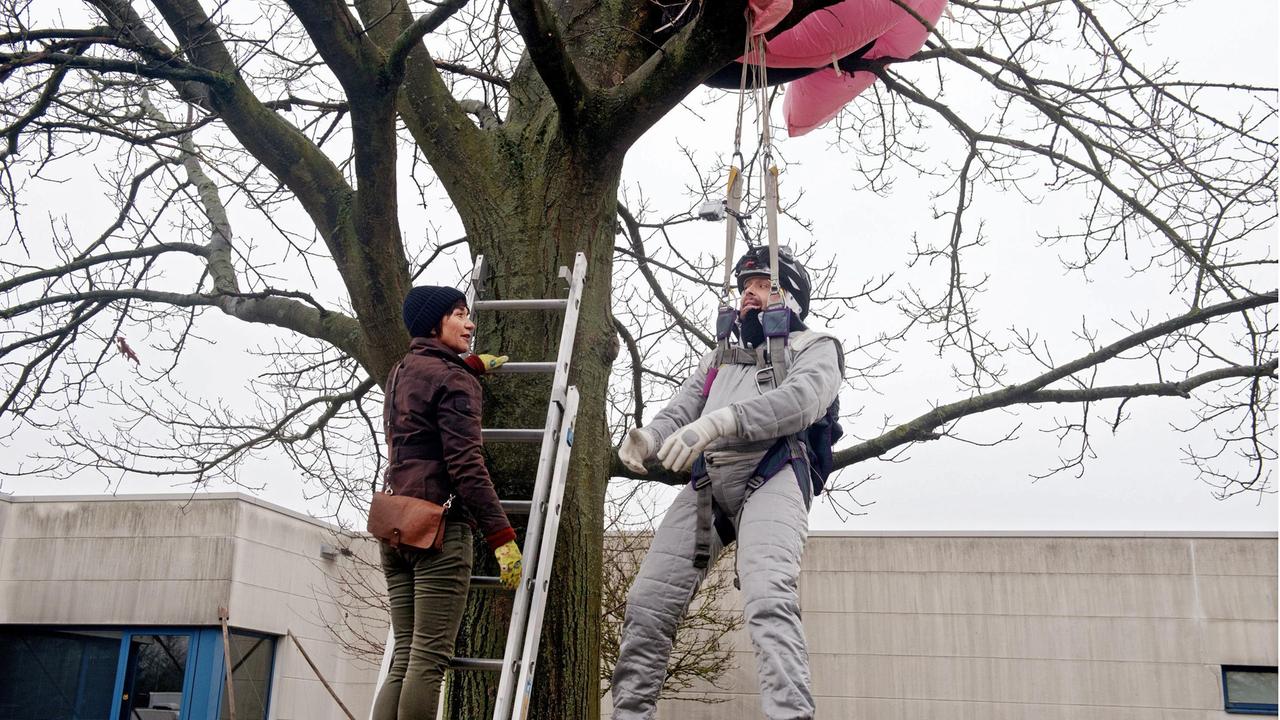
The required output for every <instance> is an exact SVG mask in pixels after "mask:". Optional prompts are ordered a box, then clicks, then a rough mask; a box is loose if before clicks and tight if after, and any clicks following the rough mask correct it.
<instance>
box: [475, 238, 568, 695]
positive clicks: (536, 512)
mask: <svg viewBox="0 0 1280 720" xmlns="http://www.w3.org/2000/svg"><path fill="white" fill-rule="evenodd" d="M586 273H587V257H586V255H584V254H583V253H577V254H576V256H575V259H574V263H573V271H572V273H571V274H570V276H569V298H568V303H566V307H565V315H564V325H563V326H562V327H561V330H560V346H559V352H558V354H557V355H558V357H557V360H556V374H555V377H554V379H553V380H552V383H551V400H550V401H549V402H548V403H547V421H546V424H545V425H544V426H543V429H544V433H545V434H544V436H543V441H542V449H541V452H540V453H539V455H538V474H537V476H536V480H535V482H534V488H533V498H532V500H533V511H532V512H531V513H530V514H529V523H528V525H527V526H526V527H525V535H524V567H525V570H526V573H527V574H526V576H525V577H524V578H521V582H520V587H519V588H518V589H517V590H516V596H515V600H514V602H513V604H512V607H511V624H510V625H509V626H508V628H507V644H506V649H505V650H504V651H503V654H502V677H501V678H500V679H499V680H498V692H497V695H496V697H495V702H494V713H493V718H494V720H506V717H507V716H509V715H510V714H511V705H512V701H513V700H514V689H515V681H516V678H515V673H516V671H517V667H516V663H517V662H519V660H520V657H521V656H522V655H523V654H524V652H523V650H524V649H523V644H524V637H525V633H526V630H527V625H528V620H529V605H530V603H529V600H530V593H531V590H532V588H533V578H532V575H533V574H536V573H537V569H538V565H539V560H538V557H539V555H540V550H541V545H542V527H543V522H544V521H545V519H546V511H547V504H546V502H547V498H548V496H549V494H550V490H551V470H552V466H553V463H554V461H555V456H556V454H557V453H558V452H559V450H560V448H561V446H562V443H564V442H565V441H566V440H567V438H563V437H561V436H560V423H561V419H562V416H563V413H564V392H565V388H566V387H567V386H568V384H569V361H570V360H571V358H572V356H573V344H574V339H575V338H576V337H577V332H578V310H579V308H580V307H581V305H582V289H583V286H584V284H585V281H586Z"/></svg>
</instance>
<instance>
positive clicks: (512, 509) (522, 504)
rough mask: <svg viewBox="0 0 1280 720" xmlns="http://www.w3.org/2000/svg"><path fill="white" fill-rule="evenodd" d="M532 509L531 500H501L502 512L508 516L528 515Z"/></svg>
mask: <svg viewBox="0 0 1280 720" xmlns="http://www.w3.org/2000/svg"><path fill="white" fill-rule="evenodd" d="M532 509H533V501H532V500H503V501H502V512H504V513H506V514H508V515H528V514H529V511H530V510H532Z"/></svg>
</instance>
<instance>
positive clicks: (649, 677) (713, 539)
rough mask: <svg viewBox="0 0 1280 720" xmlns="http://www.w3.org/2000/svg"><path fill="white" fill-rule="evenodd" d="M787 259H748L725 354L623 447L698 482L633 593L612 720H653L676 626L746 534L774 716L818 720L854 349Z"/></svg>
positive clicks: (744, 581) (724, 329)
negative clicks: (812, 585) (835, 460)
mask: <svg viewBox="0 0 1280 720" xmlns="http://www.w3.org/2000/svg"><path fill="white" fill-rule="evenodd" d="M776 253H777V255H776V256H777V266H778V267H777V270H776V272H774V273H771V271H770V264H769V263H770V251H769V248H768V247H759V248H755V249H753V250H751V251H749V252H748V253H747V254H746V255H744V256H743V257H742V258H741V259H740V260H739V261H738V263H737V266H736V267H735V269H734V274H735V275H736V278H737V284H738V290H739V291H740V292H741V293H742V298H741V302H740V303H739V305H738V307H737V308H731V307H728V308H722V309H721V313H720V317H719V318H718V320H717V333H716V334H717V340H718V345H717V348H716V350H715V351H713V352H710V353H708V354H707V355H706V356H704V357H703V358H702V360H701V362H699V364H698V368H697V370H696V371H695V372H694V373H693V374H692V375H691V376H689V377H688V378H687V379H686V380H685V382H684V384H683V385H682V386H681V388H680V390H679V392H678V394H677V395H676V396H675V397H674V398H673V399H672V400H671V402H670V403H668V404H667V406H666V407H665V408H663V410H662V412H660V413H658V415H657V416H656V417H655V418H654V419H653V421H652V422H651V423H650V424H649V425H648V426H647V427H644V428H638V429H635V430H632V431H631V432H630V433H629V434H628V435H627V438H626V440H625V441H624V442H623V444H622V446H621V448H619V450H618V457H619V459H620V460H621V461H622V462H623V463H624V464H626V466H627V467H629V468H631V469H632V470H633V471H635V472H637V473H644V472H645V468H644V463H645V461H646V460H650V459H653V458H655V457H656V458H657V459H658V460H659V461H660V462H661V463H662V465H663V466H665V467H666V468H668V469H669V470H671V471H673V472H677V473H682V472H685V471H687V470H689V469H690V468H692V471H693V472H692V475H693V477H692V480H691V481H690V483H689V484H688V485H685V486H684V488H683V489H682V490H681V491H680V494H679V495H678V496H677V497H676V499H675V502H673V503H672V505H671V508H670V509H669V510H668V511H667V514H666V517H664V518H663V520H662V525H661V526H660V527H659V528H658V531H657V533H656V535H655V536H654V538H653V544H652V545H651V546H650V548H649V552H648V554H647V555H646V556H645V558H644V561H643V563H642V564H641V566H640V572H639V574H638V576H637V577H636V580H635V584H634V585H632V587H631V591H630V593H629V594H628V596H627V609H626V616H625V619H624V621H623V628H622V639H621V647H620V648H619V653H618V664H617V666H616V667H615V669H614V673H613V720H648V719H649V718H651V717H653V715H654V712H655V705H656V703H657V699H658V693H659V691H660V690H661V689H662V684H663V682H664V680H665V679H666V674H667V662H668V660H669V657H670V654H671V645H672V642H673V639H674V637H675V631H676V624H677V623H678V622H679V620H680V618H681V617H682V616H683V615H684V614H685V612H686V611H687V610H688V607H689V602H690V600H691V599H692V598H693V595H694V593H695V592H696V591H697V589H698V586H699V585H700V584H701V582H702V580H703V579H704V578H705V577H706V573H707V569H708V568H709V567H711V566H712V565H713V564H714V563H715V561H716V558H717V557H718V556H719V555H720V552H721V551H722V550H723V549H724V547H725V546H726V545H727V544H728V543H731V542H734V541H735V540H736V542H737V543H738V552H737V567H736V571H737V577H738V580H739V582H740V587H741V590H742V600H743V613H744V616H745V619H746V625H747V630H748V631H749V633H750V635H751V642H752V645H753V646H754V648H755V656H756V669H757V673H758V677H759V682H760V701H761V705H762V707H763V709H764V714H765V715H766V716H767V717H768V718H770V720H792V719H795V720H800V719H806V720H807V719H808V718H812V717H813V713H814V706H813V697H812V694H811V693H810V689H809V658H808V650H807V648H806V645H805V638H804V631H803V628H802V627H801V625H800V602H799V599H798V596H797V580H798V577H799V574H800V557H801V554H802V552H803V550H804V543H805V538H806V537H807V535H808V525H809V522H808V508H809V504H810V502H811V500H812V497H813V495H814V494H815V493H816V492H820V491H821V479H822V478H825V473H826V472H829V471H830V469H831V467H830V446H831V443H832V442H833V438H832V437H831V432H832V431H833V430H834V431H836V432H838V425H835V423H834V417H835V415H834V411H835V409H836V408H835V402H836V397H837V394H838V392H839V388H840V382H841V378H842V375H843V355H842V351H841V348H840V344H839V342H838V341H836V339H835V338H833V337H831V336H830V335H826V334H823V333H819V332H814V331H811V330H808V329H806V328H805V325H804V323H803V322H802V321H803V319H804V318H805V316H806V315H807V314H808V310H809V299H810V297H809V296H810V282H809V276H808V273H807V272H806V271H805V269H804V267H802V266H801V265H800V264H798V263H797V262H796V260H795V258H794V257H793V256H792V255H791V253H790V252H787V251H786V249H785V248H779V249H777V250H776ZM771 277H772V281H771ZM726 280H727V274H726ZM779 285H780V288H779ZM771 290H772V291H773V292H771ZM779 290H780V292H778V291H779ZM824 433H825V435H824Z"/></svg>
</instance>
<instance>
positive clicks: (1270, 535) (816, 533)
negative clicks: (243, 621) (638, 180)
mask: <svg viewBox="0 0 1280 720" xmlns="http://www.w3.org/2000/svg"><path fill="white" fill-rule="evenodd" d="M148 500H163V501H176V500H180V501H186V502H196V501H201V500H238V501H240V502H246V503H250V504H252V505H257V506H258V507H261V508H264V509H266V510H270V511H272V512H277V513H280V514H281V515H286V516H288V517H291V518H294V519H297V520H301V521H303V522H308V523H311V524H313V525H317V526H319V527H323V528H325V529H327V530H338V531H343V532H353V531H351V530H343V529H342V528H340V527H338V526H336V525H334V524H333V523H330V522H328V521H325V520H321V519H320V518H317V517H313V516H311V515H308V514H306V513H303V512H298V511H296V510H290V509H289V508H286V507H282V506H280V505H276V504H274V503H270V502H267V501H266V500H262V499H260V498H256V497H254V496H252V495H246V494H245V493H242V492H197V493H139V494H135V495H128V494H121V495H111V494H97V495H9V494H7V493H4V492H0V502H11V503H40V502H50V503H53V502H60V503H66V502H142V501H148ZM354 532H355V533H356V534H363V533H360V532H359V531H358V530H357V531H354ZM809 537H855V538H856V537H902V538H908V537H918V538H1224V539H1231V538H1243V539H1268V540H1275V539H1277V537H1280V533H1277V532H1276V531H1274V530H1272V531H1249V530H1244V531H1232V530H810V531H809Z"/></svg>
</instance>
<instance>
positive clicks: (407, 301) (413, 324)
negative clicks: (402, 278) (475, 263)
mask: <svg viewBox="0 0 1280 720" xmlns="http://www.w3.org/2000/svg"><path fill="white" fill-rule="evenodd" d="M466 299H467V296H466V295H463V294H462V292H461V291H460V290H458V289H457V288H451V287H441V286H439V285H422V286H420V287H416V288H414V289H412V290H410V291H409V294H408V295H406V296H405V298H404V327H405V329H406V330H408V331H409V334H410V335H412V336H413V337H428V336H429V335H431V333H432V332H434V331H435V330H436V329H437V328H439V327H440V321H441V320H443V319H444V316H445V315H448V314H449V311H450V310H452V309H453V306H454V305H456V304H458V301H460V300H466Z"/></svg>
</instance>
